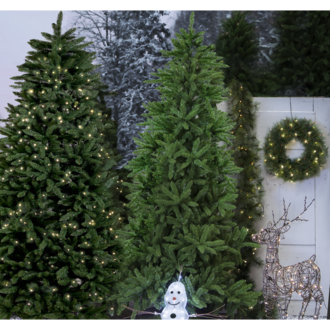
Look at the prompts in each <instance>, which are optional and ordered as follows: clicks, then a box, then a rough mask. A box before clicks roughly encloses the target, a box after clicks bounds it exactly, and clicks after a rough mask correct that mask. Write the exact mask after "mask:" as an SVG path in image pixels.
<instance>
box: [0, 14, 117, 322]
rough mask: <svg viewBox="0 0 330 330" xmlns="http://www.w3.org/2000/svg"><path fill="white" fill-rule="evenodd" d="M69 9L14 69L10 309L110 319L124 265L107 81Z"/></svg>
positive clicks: (4, 273)
mask: <svg viewBox="0 0 330 330" xmlns="http://www.w3.org/2000/svg"><path fill="white" fill-rule="evenodd" d="M62 18H63V14H62V12H60V13H59V15H58V18H57V23H56V24H53V30H54V34H53V35H51V34H48V33H42V35H43V37H44V38H45V39H46V41H40V40H31V41H30V42H29V44H30V45H31V47H32V48H33V49H34V50H33V51H30V52H29V53H28V54H29V55H28V56H27V57H26V61H25V63H24V64H22V65H20V66H19V67H18V68H19V71H21V72H24V74H23V75H21V76H17V77H13V78H12V79H14V80H16V81H17V82H16V85H15V86H13V87H14V88H16V89H18V91H17V92H15V95H17V96H18V97H19V98H18V99H17V101H18V103H19V104H18V105H16V106H13V105H10V104H9V105H8V108H7V110H8V112H9V116H8V119H6V120H2V122H5V123H6V124H5V127H2V128H1V129H0V133H1V134H3V135H4V136H5V137H4V138H2V139H0V149H1V154H0V224H1V229H0V276H1V280H0V318H2V319H4V318H10V317H11V315H12V314H16V315H18V316H19V317H21V318H23V319H43V318H48V319H54V318H60V319H76V318H79V319H100V318H106V317H108V316H107V314H106V313H107V311H108V303H107V302H106V297H105V295H106V294H110V293H111V289H112V283H113V282H114V281H115V280H116V270H117V269H118V267H119V258H120V250H121V249H120V246H119V245H118V243H117V240H116V234H115V233H114V228H113V225H115V224H116V223H117V222H118V221H120V214H117V213H115V212H114V211H113V205H112V199H111V194H112V191H113V190H114V189H115V188H114V187H116V183H115V180H116V178H115V177H114V176H113V173H111V172H110V171H109V169H111V168H112V167H113V166H114V165H116V160H115V159H112V157H111V156H112V150H111V149H109V148H108V147H107V145H103V141H104V136H103V135H102V134H103V133H102V131H103V130H104V123H103V121H104V120H105V118H104V116H103V115H102V113H101V111H100V109H99V106H98V101H97V94H98V91H97V90H98V89H99V88H100V85H101V81H100V78H99V75H98V74H91V73H90V72H91V70H93V69H95V66H94V65H93V64H92V60H93V58H94V54H93V53H88V52H86V51H85V50H83V49H84V48H85V47H86V45H87V44H86V43H82V42H83V41H84V38H78V39H77V38H75V36H74V34H73V33H74V31H75V29H70V30H68V31H67V32H66V33H64V34H62V32H61V25H62Z"/></svg>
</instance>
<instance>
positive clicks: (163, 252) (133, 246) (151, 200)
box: [110, 13, 260, 317]
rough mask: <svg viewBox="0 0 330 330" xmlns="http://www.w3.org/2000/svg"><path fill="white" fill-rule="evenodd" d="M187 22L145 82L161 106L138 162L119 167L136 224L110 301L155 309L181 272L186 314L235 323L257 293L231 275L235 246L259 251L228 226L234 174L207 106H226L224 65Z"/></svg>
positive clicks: (226, 138)
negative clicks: (125, 175)
mask: <svg viewBox="0 0 330 330" xmlns="http://www.w3.org/2000/svg"><path fill="white" fill-rule="evenodd" d="M193 22H194V14H193V13H192V15H191V18H190V26H189V30H188V32H187V31H185V30H183V29H181V34H176V35H177V39H173V40H172V43H173V45H174V47H175V48H174V50H173V51H163V52H162V53H163V54H164V56H166V57H173V60H171V61H170V62H169V64H168V65H166V66H165V69H163V70H158V73H155V74H154V75H155V76H158V77H159V79H157V80H151V81H146V82H147V83H160V84H161V85H160V87H157V88H158V90H159V91H160V92H161V98H162V101H161V102H152V103H149V104H148V105H147V106H146V109H147V110H148V111H149V113H148V114H145V115H144V116H147V117H150V118H148V120H147V121H146V122H145V123H142V124H140V125H141V126H142V125H144V126H146V125H147V126H148V129H147V130H146V131H145V132H144V133H140V136H141V137H142V140H141V139H136V143H137V144H138V145H139V146H140V147H139V148H138V149H137V150H136V151H135V154H137V155H138V156H137V157H136V158H135V159H133V160H131V161H130V162H129V165H128V166H127V168H129V169H131V170H132V174H131V175H130V176H133V178H134V182H133V184H127V185H128V186H130V187H131V190H132V193H131V194H130V195H129V196H128V198H129V199H130V200H131V201H130V203H129V207H131V208H132V210H133V211H134V214H135V217H134V219H129V220H130V224H129V227H130V228H129V230H128V231H127V233H126V237H127V238H129V240H128V243H127V246H126V248H125V253H126V254H125V261H124V262H123V263H122V265H123V267H122V269H121V271H120V272H121V275H120V276H121V283H120V284H118V287H117V290H118V291H117V294H116V295H113V296H112V297H110V299H112V300H113V301H116V304H114V307H116V306H117V307H118V311H117V313H118V314H120V313H121V311H122V310H123V309H124V307H123V305H125V304H128V302H129V301H131V300H134V302H135V306H134V309H135V310H146V309H148V308H150V307H155V308H156V309H161V308H163V307H164V294H165V292H166V290H167V288H168V286H169V284H170V283H171V282H172V281H177V280H178V276H179V273H181V275H182V280H181V281H182V283H183V284H184V285H185V287H186V291H187V295H188V305H187V309H188V311H189V313H190V314H191V313H194V312H195V311H196V309H202V308H210V310H212V309H215V308H219V307H220V306H221V305H222V304H223V303H224V304H226V313H227V315H228V316H229V317H234V314H235V311H237V310H239V311H244V310H247V309H248V308H251V307H253V305H254V304H255V303H256V301H257V297H258V296H259V295H260V294H259V293H255V292H252V291H251V290H250V288H251V285H249V284H246V282H245V281H244V280H241V281H237V280H236V278H235V276H234V275H233V273H234V270H235V268H236V267H238V266H239V265H240V264H241V263H242V259H241V255H240V250H241V248H243V247H245V246H250V247H256V246H257V245H255V244H253V243H246V242H244V239H245V236H246V235H247V229H246V228H241V229H239V228H238V226H237V225H236V224H235V223H233V222H232V221H230V219H231V217H232V215H233V209H234V208H235V206H234V205H233V204H234V202H235V199H236V197H237V194H236V193H237V190H236V187H235V186H236V181H235V180H234V179H233V178H231V175H233V174H235V173H237V172H238V171H239V168H237V167H236V166H235V165H234V163H233V160H232V157H231V152H230V151H228V150H226V147H227V146H228V145H229V144H230V138H231V137H232V134H231V129H232V127H233V122H232V121H231V120H230V119H229V118H228V117H227V114H226V113H224V112H221V111H218V110H217V109H216V107H212V106H211V102H216V103H220V102H221V101H223V100H224V97H223V95H224V93H225V92H226V91H225V89H224V87H223V74H222V72H221V71H220V70H221V69H222V68H223V67H225V65H224V64H223V62H222V61H221V58H219V57H217V56H216V54H215V53H214V52H213V49H214V46H213V45H212V46H202V42H203V36H202V35H203V32H200V33H195V31H194V29H193ZM219 142H222V143H223V145H222V146H218V145H217V144H218V143H219ZM122 235H123V233H122ZM126 306H127V305H126ZM134 316H135V312H134V313H133V315H132V317H134Z"/></svg>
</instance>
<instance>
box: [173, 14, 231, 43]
mask: <svg viewBox="0 0 330 330" xmlns="http://www.w3.org/2000/svg"><path fill="white" fill-rule="evenodd" d="M192 12H193V11H191V10H185V11H180V12H179V13H178V16H177V19H176V21H175V24H174V27H173V32H174V33H179V32H180V29H187V28H188V26H189V18H190V15H191V13H192ZM194 13H195V31H196V32H201V31H205V34H204V40H203V45H207V46H209V45H211V44H214V43H215V41H216V40H217V37H218V34H219V25H220V22H221V21H222V20H223V19H225V18H226V15H227V14H228V12H227V11H215V10H200V11H194ZM174 33H173V34H174ZM174 37H175V36H174V35H173V38H174Z"/></svg>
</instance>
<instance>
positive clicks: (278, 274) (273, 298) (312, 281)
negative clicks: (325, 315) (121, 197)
mask: <svg viewBox="0 0 330 330" xmlns="http://www.w3.org/2000/svg"><path fill="white" fill-rule="evenodd" d="M313 202H314V199H313V200H312V202H311V203H310V204H309V205H308V206H307V207H306V198H305V204H304V210H303V212H302V213H300V214H299V215H298V216H297V217H296V218H294V219H293V220H288V218H287V216H288V212H289V207H290V205H291V203H290V204H289V206H288V207H287V208H286V206H285V201H284V199H283V206H284V214H283V215H282V217H281V218H280V219H279V220H278V221H277V222H275V220H274V212H273V223H272V222H271V221H270V222H269V223H268V227H267V228H265V229H261V231H260V232H259V233H258V234H255V235H252V240H253V241H255V242H256V243H260V244H266V245H267V254H266V263H265V268H264V271H263V295H264V298H265V309H266V314H267V317H268V318H270V317H271V313H272V310H273V308H274V304H275V303H277V307H278V310H279V313H280V318H281V319H286V318H287V316H288V314H287V310H288V306H289V303H290V300H291V296H292V293H293V292H297V293H298V294H299V295H300V296H301V297H302V298H303V303H302V307H301V311H300V314H299V319H303V318H304V315H305V311H306V308H307V306H308V304H309V301H310V300H311V299H314V300H315V303H316V306H315V313H314V318H315V319H318V317H319V314H320V309H321V307H322V303H323V301H324V298H323V293H322V291H321V287H320V281H321V274H320V269H319V267H318V266H317V265H316V264H315V258H316V256H315V254H314V255H313V256H312V257H310V258H309V259H308V260H306V261H303V262H299V263H297V264H295V265H292V266H288V267H283V266H281V265H280V261H279V257H278V247H279V244H280V240H281V238H282V239H284V235H283V234H284V233H286V232H287V231H288V230H289V229H290V223H291V222H293V221H296V220H299V221H308V220H305V219H300V216H301V215H302V214H303V213H305V212H306V211H307V209H308V208H309V207H310V205H311V204H312V203H313ZM280 221H283V223H282V226H281V227H279V226H278V227H277V225H278V224H279V222H280Z"/></svg>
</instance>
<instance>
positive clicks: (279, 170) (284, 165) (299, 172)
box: [264, 118, 328, 182]
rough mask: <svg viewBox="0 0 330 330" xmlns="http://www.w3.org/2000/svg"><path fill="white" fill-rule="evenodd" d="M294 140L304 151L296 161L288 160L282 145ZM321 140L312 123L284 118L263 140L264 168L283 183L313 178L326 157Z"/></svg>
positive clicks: (324, 146) (325, 150) (317, 130)
mask: <svg viewBox="0 0 330 330" xmlns="http://www.w3.org/2000/svg"><path fill="white" fill-rule="evenodd" d="M293 139H295V140H298V141H300V142H301V143H302V144H303V145H304V146H305V150H304V152H303V154H302V155H301V156H300V157H299V158H294V159H290V158H289V157H288V156H287V155H286V153H285V149H286V145H287V144H288V143H289V142H290V141H291V140H293ZM324 141H325V140H324V137H323V135H322V134H321V132H320V130H319V129H318V127H317V126H316V125H315V122H312V121H311V120H307V119H305V118H301V119H298V118H294V119H291V118H285V119H283V120H282V121H280V122H278V123H276V124H275V126H274V127H273V128H272V129H271V130H270V131H269V133H268V134H267V135H266V138H265V144H264V153H265V160H264V162H265V165H266V169H267V170H268V171H269V172H270V173H273V174H274V175H276V176H277V177H279V178H282V179H283V180H284V181H291V182H295V181H302V180H305V179H308V178H311V177H313V176H315V175H317V174H318V173H319V172H320V169H321V168H322V166H323V165H324V164H325V163H326V159H327V157H328V148H327V147H326V145H325V142H324Z"/></svg>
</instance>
